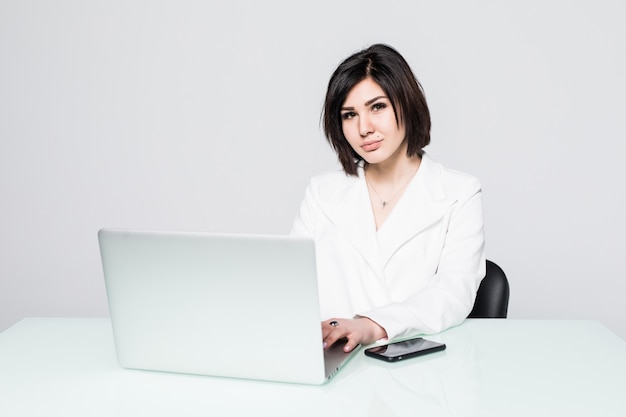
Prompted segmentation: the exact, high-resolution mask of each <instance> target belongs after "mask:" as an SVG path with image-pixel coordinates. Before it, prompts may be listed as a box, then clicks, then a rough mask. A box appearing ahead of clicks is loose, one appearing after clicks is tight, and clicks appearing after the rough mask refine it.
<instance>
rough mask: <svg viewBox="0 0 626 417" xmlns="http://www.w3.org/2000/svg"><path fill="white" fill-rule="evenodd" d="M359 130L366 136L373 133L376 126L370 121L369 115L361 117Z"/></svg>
mask: <svg viewBox="0 0 626 417" xmlns="http://www.w3.org/2000/svg"><path fill="white" fill-rule="evenodd" d="M359 132H360V133H361V136H362V137H366V136H368V135H370V134H371V133H374V128H373V127H372V124H371V123H370V120H369V118H368V117H363V116H360V117H359Z"/></svg>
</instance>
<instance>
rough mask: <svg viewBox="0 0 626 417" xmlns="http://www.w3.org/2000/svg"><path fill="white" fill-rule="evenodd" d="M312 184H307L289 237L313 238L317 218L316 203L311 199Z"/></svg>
mask: <svg viewBox="0 0 626 417" xmlns="http://www.w3.org/2000/svg"><path fill="white" fill-rule="evenodd" d="M311 188H312V184H309V186H308V187H307V189H306V191H305V193H304V199H303V200H302V203H301V204H300V209H299V211H298V214H297V215H296V218H295V220H294V222H293V224H292V226H291V235H292V236H297V237H308V238H312V237H313V236H314V224H315V218H316V216H317V203H316V202H315V199H314V198H313V192H312V189H311Z"/></svg>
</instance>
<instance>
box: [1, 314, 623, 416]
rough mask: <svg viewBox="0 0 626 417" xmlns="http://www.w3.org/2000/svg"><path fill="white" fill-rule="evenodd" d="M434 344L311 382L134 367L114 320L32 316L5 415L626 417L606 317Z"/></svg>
mask: <svg viewBox="0 0 626 417" xmlns="http://www.w3.org/2000/svg"><path fill="white" fill-rule="evenodd" d="M429 338H431V339H433V340H440V341H444V342H445V343H446V344H447V345H448V348H447V350H446V351H444V352H440V353H436V354H432V355H429V356H424V357H421V358H414V359H411V360H407V361H405V362H402V363H398V364H387V363H383V362H381V361H377V360H375V359H371V358H368V357H365V355H363V354H362V353H360V354H359V355H357V356H356V357H355V358H354V359H352V360H351V361H350V363H348V365H346V367H345V368H344V369H342V370H341V371H340V372H339V374H338V375H337V376H335V378H334V379H333V380H331V381H330V382H329V383H327V384H326V385H323V386H306V385H289V384H280V383H267V382H255V381H245V380H235V379H225V378H213V377H202V376H190V375H179V374H165V373H156V372H145V371H132V370H125V369H122V368H120V367H118V365H117V363H116V360H115V353H114V348H113V340H112V333H111V329H110V323H109V320H107V319H26V320H23V321H21V322H20V323H18V324H17V325H15V326H14V327H12V328H10V329H8V330H7V331H5V332H4V333H1V334H0V416H6V417H16V416H46V417H50V416H64V417H72V416H81V417H87V416H89V417H91V416H132V417H137V416H170V417H173V416H177V417H178V416H181V417H182V416H209V415H210V416H231V415H235V416H237V415H241V416H261V415H262V416H266V415H267V416H290V417H299V416H315V417H320V416H359V417H367V416H376V417H385V416H411V417H414V416H418V415H419V416H429V417H432V416H482V417H486V416H498V417H500V416H524V417H527V416H529V415H533V416H551V417H553V416H568V417H570V416H585V417H589V416H602V417H610V416H620V417H623V416H626V342H624V341H623V340H622V339H620V338H619V337H617V336H616V335H615V334H613V333H611V332H610V331H609V330H608V329H607V328H606V327H604V326H603V325H602V324H600V323H598V322H595V321H540V320H529V321H522V320H510V319H509V320H468V321H466V322H465V323H464V324H462V325H461V326H458V327H456V328H453V329H450V330H448V331H446V332H444V333H441V334H439V335H436V336H431V337H429ZM294 348H295V347H294Z"/></svg>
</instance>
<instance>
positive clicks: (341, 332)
mask: <svg viewBox="0 0 626 417" xmlns="http://www.w3.org/2000/svg"><path fill="white" fill-rule="evenodd" d="M384 337H387V332H386V331H385V329H383V328H382V327H381V326H380V325H379V324H378V323H376V322H375V321H373V320H370V319H368V318H367V317H358V318H355V319H330V320H326V321H323V322H322V338H323V341H324V348H328V347H330V346H332V345H333V344H334V343H335V342H337V341H338V340H341V339H346V344H345V345H344V347H343V350H344V351H345V352H350V351H351V350H352V349H354V348H355V347H356V346H358V345H360V344H365V345H366V344H369V343H373V342H375V341H377V340H379V339H382V338H384Z"/></svg>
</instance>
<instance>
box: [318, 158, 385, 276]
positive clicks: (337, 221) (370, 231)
mask: <svg viewBox="0 0 626 417" xmlns="http://www.w3.org/2000/svg"><path fill="white" fill-rule="evenodd" d="M364 178H365V177H364V176H363V171H362V170H361V169H359V176H358V177H351V178H350V179H351V181H347V182H346V183H345V184H346V185H345V187H344V186H342V188H341V189H338V190H336V192H335V193H333V195H334V196H335V197H334V198H331V199H328V200H325V201H320V202H319V204H320V208H321V209H322V211H323V212H324V213H325V214H326V216H327V217H328V219H329V220H330V221H331V223H333V224H334V225H335V227H336V228H337V229H338V230H339V231H340V232H341V233H342V234H343V235H344V236H345V238H346V239H347V240H348V241H349V242H350V243H351V244H352V246H354V248H355V249H356V250H357V251H358V252H359V253H360V254H361V256H362V257H363V259H364V260H365V261H366V262H367V263H369V264H370V266H371V267H372V268H373V269H374V271H376V273H377V274H379V275H380V274H381V273H382V263H381V258H380V253H379V250H378V242H377V237H376V223H375V221H374V214H373V212H372V208H371V203H370V198H369V194H368V191H367V185H366V183H365V179H364Z"/></svg>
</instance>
